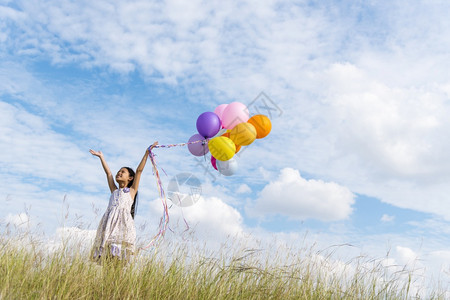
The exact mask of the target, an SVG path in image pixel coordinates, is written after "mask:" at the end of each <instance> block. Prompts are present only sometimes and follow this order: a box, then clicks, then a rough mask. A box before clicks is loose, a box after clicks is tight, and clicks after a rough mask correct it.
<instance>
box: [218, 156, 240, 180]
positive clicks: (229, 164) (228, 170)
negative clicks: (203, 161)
mask: <svg viewBox="0 0 450 300" xmlns="http://www.w3.org/2000/svg"><path fill="white" fill-rule="evenodd" d="M216 166H217V170H218V171H219V172H220V174H222V175H225V176H231V175H233V174H234V173H236V171H237V169H238V163H237V161H236V159H235V158H234V157H232V158H231V159H229V160H225V161H221V160H217V161H216Z"/></svg>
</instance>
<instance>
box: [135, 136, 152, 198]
mask: <svg viewBox="0 0 450 300" xmlns="http://www.w3.org/2000/svg"><path fill="white" fill-rule="evenodd" d="M156 145H158V142H154V143H153V144H152V145H151V146H150V150H151V149H153V148H154V147H155V146H156ZM148 155H149V149H147V150H146V151H145V154H144V157H142V160H141V162H140V163H139V166H138V167H137V168H136V175H135V176H134V181H133V185H132V186H131V188H130V193H131V195H130V196H131V198H134V196H135V195H136V193H137V190H138V188H139V181H140V180H141V175H142V171H144V167H145V164H146V163H147V158H148Z"/></svg>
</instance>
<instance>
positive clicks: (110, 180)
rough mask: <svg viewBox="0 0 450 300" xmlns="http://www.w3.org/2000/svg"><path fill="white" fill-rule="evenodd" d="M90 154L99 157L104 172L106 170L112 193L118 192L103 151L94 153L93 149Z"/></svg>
mask: <svg viewBox="0 0 450 300" xmlns="http://www.w3.org/2000/svg"><path fill="white" fill-rule="evenodd" d="M89 152H90V153H91V154H92V155H94V156H97V157H98V158H100V161H101V163H102V167H103V170H105V173H106V179H107V180H108V186H109V189H110V190H111V193H112V192H114V191H115V190H117V186H116V184H115V182H114V178H113V176H112V173H111V170H110V169H109V167H108V164H107V163H106V160H105V158H104V157H103V153H102V152H101V151H94V150H92V149H90V150H89Z"/></svg>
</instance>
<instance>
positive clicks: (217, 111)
mask: <svg viewBox="0 0 450 300" xmlns="http://www.w3.org/2000/svg"><path fill="white" fill-rule="evenodd" d="M227 106H228V104H220V105H219V106H217V107H216V109H215V110H214V113H215V114H216V115H217V116H218V117H219V119H220V125H221V127H222V128H223V122H222V114H223V111H224V110H225V108H227Z"/></svg>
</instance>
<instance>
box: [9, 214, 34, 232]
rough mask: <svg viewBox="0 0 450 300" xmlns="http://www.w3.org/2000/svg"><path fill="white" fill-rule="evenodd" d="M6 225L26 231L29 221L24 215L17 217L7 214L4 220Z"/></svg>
mask: <svg viewBox="0 0 450 300" xmlns="http://www.w3.org/2000/svg"><path fill="white" fill-rule="evenodd" d="M5 223H6V224H11V225H13V226H14V227H17V228H22V229H26V228H28V227H29V226H30V219H29V217H28V215H27V214H26V213H20V214H17V215H13V214H8V215H7V216H6V218H5Z"/></svg>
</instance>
